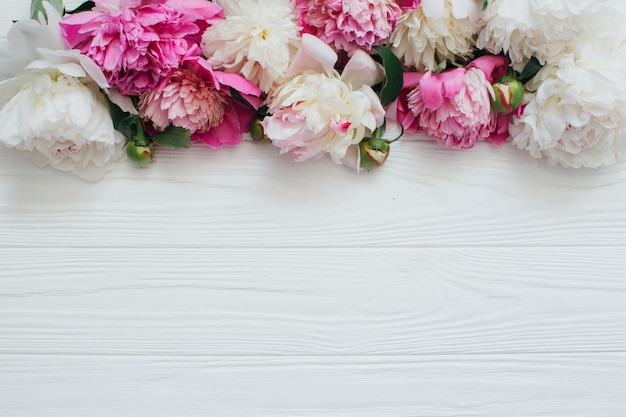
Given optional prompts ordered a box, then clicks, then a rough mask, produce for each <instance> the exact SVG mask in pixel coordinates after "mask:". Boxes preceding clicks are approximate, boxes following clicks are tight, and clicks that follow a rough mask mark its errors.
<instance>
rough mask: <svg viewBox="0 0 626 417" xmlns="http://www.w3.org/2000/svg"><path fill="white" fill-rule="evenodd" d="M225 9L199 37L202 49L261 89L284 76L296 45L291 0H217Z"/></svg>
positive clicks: (295, 19) (216, 62) (212, 60)
mask: <svg viewBox="0 0 626 417" xmlns="http://www.w3.org/2000/svg"><path fill="white" fill-rule="evenodd" d="M217 3H218V4H219V5H220V6H222V8H223V9H224V12H225V19H224V20H223V21H220V22H217V23H214V24H213V26H211V27H209V28H208V29H207V30H206V32H205V33H204V35H203V37H202V52H203V53H204V55H205V56H206V57H207V60H208V61H209V62H210V63H211V65H213V66H214V67H216V68H218V69H222V70H224V71H228V72H232V73H236V74H240V75H242V76H244V77H245V78H246V79H248V80H250V81H251V82H253V83H255V84H257V85H258V86H259V87H260V88H261V89H262V90H263V91H265V92H267V91H269V90H270V89H271V88H272V86H273V85H274V84H275V83H277V82H281V81H283V79H284V75H285V72H286V71H287V68H288V67H289V63H290V62H291V59H292V58H293V56H294V54H295V53H296V51H297V50H298V47H299V45H300V36H299V28H298V17H297V12H296V11H295V6H294V3H293V1H292V0H218V1H217Z"/></svg>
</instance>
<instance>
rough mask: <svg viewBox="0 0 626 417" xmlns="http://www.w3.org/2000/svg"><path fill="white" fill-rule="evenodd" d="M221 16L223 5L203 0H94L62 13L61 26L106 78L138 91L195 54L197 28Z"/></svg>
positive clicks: (133, 92) (153, 84) (130, 91)
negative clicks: (77, 10)
mask: <svg viewBox="0 0 626 417" xmlns="http://www.w3.org/2000/svg"><path fill="white" fill-rule="evenodd" d="M221 16H222V9H221V8H220V7H219V6H217V5H216V4H214V3H211V2H208V1H205V0H151V1H147V0H143V1H142V0H96V6H95V7H94V8H93V10H91V11H85V12H81V13H77V14H73V15H70V16H68V17H66V18H65V19H64V20H63V21H62V22H61V28H62V30H63V35H64V36H65V39H66V41H67V43H68V44H69V45H70V47H72V48H78V49H80V50H81V51H82V53H84V54H85V55H87V56H88V57H90V58H91V59H93V61H94V62H96V64H98V66H100V68H101V69H102V70H103V71H104V74H105V75H106V78H107V80H108V82H109V84H111V85H112V86H113V87H116V88H118V89H119V90H120V92H121V93H122V94H124V95H138V94H140V93H141V92H144V91H147V90H150V89H152V88H154V87H156V85H157V84H158V83H159V82H160V81H161V80H162V79H163V78H167V77H169V75H170V73H171V72H172V71H173V70H174V69H176V68H178V67H179V66H180V64H181V62H182V61H183V59H185V58H186V57H187V56H190V55H198V54H199V50H198V48H197V46H196V42H198V41H199V39H200V36H201V34H202V33H201V31H203V30H204V29H206V27H207V26H208V23H207V22H212V21H215V20H217V19H220V18H221Z"/></svg>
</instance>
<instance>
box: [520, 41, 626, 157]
mask: <svg viewBox="0 0 626 417" xmlns="http://www.w3.org/2000/svg"><path fill="white" fill-rule="evenodd" d="M579 52H580V53H581V55H582V56H580V57H579V58H578V59H575V57H574V55H567V56H566V57H564V58H563V59H561V61H559V62H558V65H554V66H547V67H544V68H543V69H542V70H541V71H540V72H539V73H538V74H537V76H536V77H535V78H534V79H533V81H532V83H530V85H529V87H530V88H536V92H535V93H534V94H533V95H532V96H531V99H530V101H529V102H528V103H527V104H526V106H525V108H524V112H523V115H522V116H521V117H520V118H519V119H517V118H516V119H515V120H514V122H513V123H512V124H511V126H510V127H509V132H510V134H511V136H512V137H513V143H514V144H515V145H517V146H518V147H519V148H520V149H526V150H527V151H529V152H530V154H531V155H532V156H534V157H536V158H545V159H547V161H548V162H549V163H550V164H551V165H555V164H561V165H563V166H565V167H574V168H579V167H589V168H597V167H601V166H605V165H610V164H613V163H615V162H617V161H619V160H620V159H622V158H623V157H624V155H625V153H626V88H624V87H623V83H621V78H623V77H622V72H623V68H626V59H624V56H626V55H625V54H624V53H623V51H622V50H616V51H614V54H613V55H597V54H596V53H592V52H597V50H595V51H594V50H593V49H591V48H588V49H587V50H586V52H585V51H582V50H581V51H579ZM587 54H588V55H587ZM585 55H587V56H585Z"/></svg>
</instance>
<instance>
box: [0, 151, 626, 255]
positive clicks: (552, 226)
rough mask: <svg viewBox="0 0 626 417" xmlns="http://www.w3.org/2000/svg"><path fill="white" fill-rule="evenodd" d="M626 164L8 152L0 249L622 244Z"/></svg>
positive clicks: (519, 158)
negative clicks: (102, 169) (87, 158)
mask: <svg viewBox="0 0 626 417" xmlns="http://www.w3.org/2000/svg"><path fill="white" fill-rule="evenodd" d="M625 166H626V165H625V164H618V165H615V166H612V167H609V168H606V169H601V170H597V171H592V170H566V169H562V168H556V167H549V168H541V167H539V165H538V162H537V161H535V160H533V159H531V158H529V157H528V156H527V155H524V154H521V153H519V151H517V150H515V149H513V148H512V147H510V146H504V147H501V148H495V147H493V146H491V145H489V144H482V145H479V146H477V147H476V148H475V149H472V150H470V151H467V152H451V151H450V150H448V149H442V148H441V147H439V146H438V145H436V144H434V143H432V142H423V141H422V142H415V141H407V142H404V143H399V144H397V145H396V146H395V147H394V153H393V154H392V156H391V157H390V158H389V161H388V163H387V164H386V165H385V167H383V169H382V170H380V171H377V172H369V173H362V174H360V175H357V174H355V173H354V172H352V171H350V170H348V169H346V168H344V167H340V166H335V165H334V164H332V163H331V162H330V161H327V160H319V161H311V162H310V163H304V164H299V165H295V164H293V163H289V162H286V161H283V160H282V159H280V158H279V157H278V155H277V152H276V149H274V148H273V147H272V146H270V145H259V144H254V143H243V144H242V145H240V146H238V147H237V148H234V149H221V150H217V151H215V150H210V149H207V148H204V147H196V148H193V149H191V150H188V151H183V152H169V151H164V152H161V153H160V156H159V158H158V161H157V162H156V163H155V164H153V166H151V167H149V168H147V169H144V170H139V169H136V168H134V167H132V166H130V165H129V164H127V163H121V164H120V166H119V169H117V170H115V171H113V172H111V173H110V174H109V176H108V177H106V178H105V179H103V180H102V181H100V182H98V183H88V182H85V181H82V180H80V179H78V178H74V177H73V176H71V175H69V174H67V173H62V172H56V171H54V170H52V169H44V170H39V169H37V168H34V167H33V166H31V165H30V163H29V162H28V160H27V158H26V157H25V156H24V155H21V154H16V153H15V152H11V151H10V150H4V149H3V150H0V246H2V247H15V246H20V247H51V246H61V247H119V246H120V245H122V246H125V247H133V248H141V247H169V246H176V247H194V246H201V247H212V248H220V247H236V246H243V247H250V248H253V247H254V248H261V247H295V246H297V247H433V246H445V247H450V246H482V247H491V246H534V245H540V246H557V245H559V246H590V245H591V246H593V245H601V246H605V245H616V246H626V218H625V217H624V216H623V213H626V200H624V199H623V198H618V196H620V195H624V194H626V170H624V167H625Z"/></svg>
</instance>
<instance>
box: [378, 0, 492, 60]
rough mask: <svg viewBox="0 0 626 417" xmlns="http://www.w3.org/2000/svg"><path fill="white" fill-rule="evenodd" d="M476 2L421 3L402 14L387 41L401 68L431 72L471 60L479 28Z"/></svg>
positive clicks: (437, 0) (431, 0)
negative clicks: (449, 63)
mask: <svg viewBox="0 0 626 417" xmlns="http://www.w3.org/2000/svg"><path fill="white" fill-rule="evenodd" d="M479 3H480V2H478V1H476V0H422V2H421V4H420V6H419V7H418V8H417V9H414V10H408V11H406V12H405V13H404V14H403V15H402V16H401V17H400V18H399V19H398V22H397V24H396V28H395V30H394V31H393V33H392V34H391V37H390V38H389V42H390V43H391V48H392V50H393V51H394V52H395V53H396V55H397V56H398V57H399V58H400V59H401V60H402V61H403V62H404V64H405V65H408V66H415V67H416V68H417V69H418V70H434V69H435V68H436V67H437V65H439V63H440V62H442V61H445V60H451V61H454V60H455V57H458V58H463V59H468V58H471V57H472V54H473V50H474V42H475V40H476V36H477V34H478V32H479V31H480V29H481V27H482V22H481V19H480V16H481V11H480V4H479Z"/></svg>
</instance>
